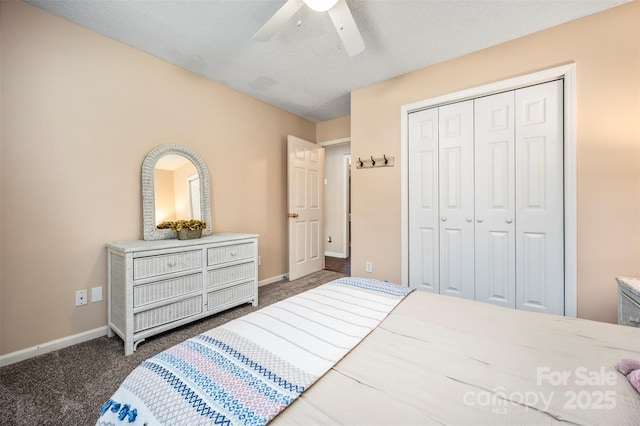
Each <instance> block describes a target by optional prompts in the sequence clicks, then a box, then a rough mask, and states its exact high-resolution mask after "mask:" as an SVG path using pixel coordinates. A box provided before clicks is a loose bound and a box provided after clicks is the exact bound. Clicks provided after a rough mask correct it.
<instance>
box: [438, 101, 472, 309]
mask: <svg viewBox="0 0 640 426" xmlns="http://www.w3.org/2000/svg"><path fill="white" fill-rule="evenodd" d="M473 137H474V134H473V101H465V102H459V103H455V104H451V105H445V106H442V107H440V108H439V132H438V141H439V146H438V157H439V196H440V197H439V198H440V199H439V205H440V293H441V294H448V295H452V296H459V297H464V298H467V299H474V297H475V285H474V267H473V265H474V226H473V219H472V220H468V219H469V218H472V217H473V209H474V208H473V204H474V195H473V188H474V187H473V179H474V177H473V167H474V166H473Z"/></svg>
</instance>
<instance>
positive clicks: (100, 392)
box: [0, 271, 346, 426]
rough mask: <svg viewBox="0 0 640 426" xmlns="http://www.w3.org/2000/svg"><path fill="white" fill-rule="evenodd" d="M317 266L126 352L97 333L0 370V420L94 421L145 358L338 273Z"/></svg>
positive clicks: (117, 341)
mask: <svg viewBox="0 0 640 426" xmlns="http://www.w3.org/2000/svg"><path fill="white" fill-rule="evenodd" d="M344 276H346V275H345V274H341V273H337V272H331V271H320V272H317V273H314V274H311V275H309V276H307V277H304V278H301V279H299V280H296V281H291V282H289V281H280V282H277V283H273V284H269V285H266V286H263V287H260V288H259V293H258V300H259V306H258V307H257V308H254V307H252V306H251V305H250V304H244V305H241V306H238V307H236V308H232V309H230V310H228V311H225V312H221V313H219V314H216V315H214V316H212V317H209V318H205V319H202V320H200V321H197V322H195V323H192V324H189V325H186V326H183V327H180V328H178V329H176V330H172V331H169V332H166V333H163V334H160V335H158V336H154V337H151V338H149V339H148V340H146V341H144V342H142V343H140V345H139V346H138V348H137V350H136V351H135V352H134V353H133V355H130V356H128V357H125V356H124V348H123V343H122V340H120V338H119V337H112V338H108V337H106V336H105V337H100V338H98V339H94V340H91V341H88V342H84V343H81V344H78V345H74V346H70V347H68V348H65V349H61V350H59V351H55V352H51V353H49V354H46V355H42V356H40V357H37V358H32V359H28V360H25V361H22V362H19V363H16V364H12V365H8V366H6V367H3V368H1V369H0V425H30V426H31V425H56V426H57V425H63V424H64V425H93V424H95V422H96V421H97V419H98V415H99V413H98V411H99V409H100V407H101V406H102V404H103V403H104V402H105V401H106V400H107V399H108V398H109V397H110V396H111V394H113V393H114V392H115V390H116V389H117V388H118V386H119V385H120V383H121V382H122V381H123V380H124V378H125V377H126V376H127V375H128V374H129V373H130V372H131V371H132V370H133V369H134V368H135V367H136V366H137V365H138V364H140V362H142V361H144V360H145V359H147V358H149V357H151V356H153V355H155V354H156V353H158V352H161V351H163V350H165V349H167V348H169V347H171V346H173V345H175V344H177V343H180V342H181V341H183V340H185V339H188V338H189V337H192V336H195V335H197V334H200V333H203V332H205V331H207V330H209V329H211V328H214V327H216V326H218V325H220V324H224V323H225V322H227V321H229V320H232V319H234V318H238V317H240V316H242V315H245V314H247V313H249V312H251V311H254V310H257V309H260V308H262V307H264V306H267V305H270V304H271V303H274V302H277V301H279V300H282V299H286V298H287V297H289V296H293V295H294V294H298V293H301V292H303V291H306V290H309V289H311V288H314V287H316V286H318V285H320V284H323V283H326V282H328V281H331V280H334V279H336V278H341V277H344Z"/></svg>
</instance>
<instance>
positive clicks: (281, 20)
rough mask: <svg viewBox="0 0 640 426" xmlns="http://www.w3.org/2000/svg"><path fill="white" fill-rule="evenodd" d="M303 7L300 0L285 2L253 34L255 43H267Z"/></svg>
mask: <svg viewBox="0 0 640 426" xmlns="http://www.w3.org/2000/svg"><path fill="white" fill-rule="evenodd" d="M303 5H304V2H303V1H302V0H287V2H286V3H285V4H284V5H283V6H282V7H281V8H280V9H278V11H277V12H276V13H274V15H273V16H272V17H271V19H269V20H268V21H267V23H266V24H264V25H263V26H262V28H260V29H259V30H258V32H257V33H255V34H254V36H253V39H254V40H255V41H269V39H270V38H271V37H273V35H274V34H275V33H276V32H277V31H278V30H279V29H280V27H282V26H283V25H284V24H286V23H287V21H289V19H291V17H292V16H293V15H294V14H295V13H296V12H297V11H298V10H300V8H301V7H302V6H303Z"/></svg>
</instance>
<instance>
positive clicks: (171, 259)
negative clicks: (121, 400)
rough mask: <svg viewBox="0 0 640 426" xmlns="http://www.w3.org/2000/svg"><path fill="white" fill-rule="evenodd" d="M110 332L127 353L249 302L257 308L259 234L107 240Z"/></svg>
mask: <svg viewBox="0 0 640 426" xmlns="http://www.w3.org/2000/svg"><path fill="white" fill-rule="evenodd" d="M107 252H108V274H109V276H108V291H109V293H108V302H107V304H108V335H109V337H111V336H113V333H114V332H115V334H117V335H118V336H120V338H122V340H124V353H125V355H131V354H132V353H133V351H135V349H136V346H137V345H138V343H140V342H141V341H143V340H144V339H145V338H147V337H149V336H152V335H155V334H158V333H161V332H163V331H167V330H169V329H172V328H175V327H178V326H181V325H184V324H187V323H189V322H191V321H195V320H197V319H200V318H203V317H206V316H208V315H212V314H215V313H216V312H220V311H222V310H225V309H228V308H231V307H233V306H237V305H240V304H242V303H248V302H250V303H252V304H253V306H258V284H257V283H258V281H257V280H258V236H257V235H254V234H240V233H221V234H212V235H209V236H205V237H202V238H199V239H194V240H177V239H172V240H156V241H141V240H140V241H123V242H114V243H108V244H107Z"/></svg>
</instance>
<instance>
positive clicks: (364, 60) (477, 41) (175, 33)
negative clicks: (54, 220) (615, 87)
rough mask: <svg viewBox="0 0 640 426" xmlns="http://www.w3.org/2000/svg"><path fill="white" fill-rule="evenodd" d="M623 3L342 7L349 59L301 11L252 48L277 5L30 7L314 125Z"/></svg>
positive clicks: (371, 3)
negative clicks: (372, 88) (349, 30)
mask: <svg viewBox="0 0 640 426" xmlns="http://www.w3.org/2000/svg"><path fill="white" fill-rule="evenodd" d="M626 1H627V0H511V1H509V0H474V1H460V0H422V1H418V0H417V1H409V0H367V1H355V0H348V1H347V3H348V5H349V8H350V9H351V11H352V14H353V16H354V18H355V21H356V23H357V25H358V28H359V29H360V32H361V34H362V38H363V39H364V43H365V45H366V49H365V51H364V52H363V53H361V54H360V55H358V56H355V57H349V56H348V55H347V54H346V52H345V51H344V49H343V48H342V45H341V43H340V39H339V38H338V35H337V34H336V30H335V28H334V27H333V25H332V23H331V21H330V19H329V16H328V14H327V13H326V12H313V11H312V10H311V9H309V8H308V7H306V6H305V7H303V8H302V9H301V11H300V13H299V14H296V15H295V16H294V17H293V18H292V19H291V20H290V21H289V22H288V24H287V25H286V26H285V27H283V28H282V29H281V31H279V32H278V33H277V34H276V35H275V36H274V37H273V38H272V39H271V40H270V41H268V42H256V41H253V40H252V36H253V35H254V34H255V33H256V31H258V30H259V29H260V28H261V27H262V25H263V24H264V23H265V22H266V21H267V20H268V19H269V18H270V17H271V16H272V15H273V14H274V13H275V12H276V11H277V10H278V9H279V8H280V7H281V6H282V5H283V4H284V3H285V1H284V0H273V1H272V0H262V1H258V0H254V1H243V0H224V1H213V0H27V2H28V3H30V4H33V5H35V6H38V7H41V8H43V9H45V10H48V11H50V12H52V13H54V14H56V15H59V16H61V17H63V18H66V19H68V20H70V21H72V22H75V23H78V24H80V25H82V26H85V27H87V28H89V29H91V30H93V31H96V32H98V33H100V34H103V35H106V36H108V37H110V38H112V39H115V40H119V41H121V42H123V43H125V44H128V45H130V46H133V47H135V48H137V49H140V50H142V51H145V52H148V53H150V54H152V55H154V56H157V57H159V58H162V59H164V60H167V61H169V62H171V63H173V64H176V65H178V66H180V67H183V68H186V69H188V70H191V71H193V72H195V73H197V74H201V75H203V76H205V77H207V78H210V79H211V80H214V81H217V82H219V83H222V84H224V85H226V86H228V87H231V88H233V89H236V90H238V91H240V92H242V93H245V94H247V95H250V96H252V97H254V98H257V99H260V100H262V101H265V102H268V103H270V104H273V105H276V106H278V107H280V108H282V109H285V110H287V111H290V112H292V113H295V114H297V115H300V116H302V117H305V118H307V119H309V120H311V121H314V122H319V121H325V120H329V119H332V118H336V117H341V116H345V115H349V114H350V92H351V91H352V90H354V89H357V88H359V87H363V86H367V85H369V84H372V83H375V82H377V81H381V80H385V79H388V78H391V77H395V76H397V75H400V74H404V73H407V72H409V71H413V70H416V69H419V68H423V67H426V66H429V65H432V64H435V63H439V62H443V61H446V60H449V59H452V58H455V57H459V56H462V55H465V54H467V53H470V52H473V51H477V50H480V49H484V48H487V47H489V46H493V45H496V44H499V43H502V42H505V41H508V40H512V39H515V38H518V37H521V36H524V35H526V34H530V33H533V32H536V31H539V30H542V29H544V28H549V27H552V26H555V25H558V24H561V23H563V22H567V21H570V20H573V19H577V18H579V17H582V16H586V15H589V14H592V13H596V12H599V11H602V10H605V9H608V8H611V7H614V6H617V5H619V4H622V3H626ZM298 20H301V21H302V24H301V25H300V26H296V23H297V21H298Z"/></svg>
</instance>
